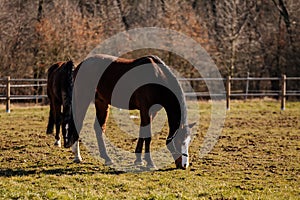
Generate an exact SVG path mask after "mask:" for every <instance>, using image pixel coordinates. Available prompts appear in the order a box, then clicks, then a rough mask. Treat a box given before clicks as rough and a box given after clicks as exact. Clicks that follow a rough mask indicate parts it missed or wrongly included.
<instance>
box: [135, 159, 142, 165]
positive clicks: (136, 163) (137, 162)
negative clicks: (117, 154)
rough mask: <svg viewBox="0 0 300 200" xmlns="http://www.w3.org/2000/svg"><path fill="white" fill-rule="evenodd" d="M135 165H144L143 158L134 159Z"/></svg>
mask: <svg viewBox="0 0 300 200" xmlns="http://www.w3.org/2000/svg"><path fill="white" fill-rule="evenodd" d="M134 165H136V166H143V165H144V162H143V161H141V160H135V161H134Z"/></svg>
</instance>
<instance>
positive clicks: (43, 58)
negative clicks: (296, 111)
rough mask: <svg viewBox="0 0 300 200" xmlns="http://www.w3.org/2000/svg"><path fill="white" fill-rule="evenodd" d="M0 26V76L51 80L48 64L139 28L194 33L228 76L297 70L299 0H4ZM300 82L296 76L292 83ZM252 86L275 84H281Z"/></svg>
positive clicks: (181, 68) (169, 59)
mask: <svg viewBox="0 0 300 200" xmlns="http://www.w3.org/2000/svg"><path fill="white" fill-rule="evenodd" d="M0 27H1V30H0V60H1V63H0V69H1V70H0V77H5V76H11V77H14V78H46V72H47V69H48V68H49V66H50V65H51V64H53V63H55V62H57V61H60V60H66V59H68V58H72V59H73V60H74V61H75V63H77V64H78V63H79V62H81V61H82V60H83V59H84V58H85V57H86V55H87V54H88V53H89V52H90V51H91V50H92V49H94V48H95V47H96V46H97V45H98V44H100V43H101V41H104V40H105V39H107V38H109V37H111V36H113V35H115V34H117V33H119V32H121V31H126V30H130V29H133V28H140V27H160V28H167V29H172V30H176V31H178V32H180V33H183V34H185V35H187V36H189V37H191V38H192V39H194V40H195V41H197V42H198V43H200V44H201V45H202V47H203V48H205V50H206V51H207V52H208V53H209V54H210V56H211V57H212V59H213V60H214V62H215V63H216V65H217V66H218V68H219V71H220V73H221V75H222V76H223V77H226V76H228V75H231V76H233V77H246V76H247V73H249V75H250V76H252V77H280V76H281V75H282V74H286V75H287V76H298V77H299V76H300V70H299V66H300V49H299V47H300V1H298V0H226V1H225V0H224V1H217V0H198V1H197V0H186V1H182V0H172V1H171V0H170V1H168V0H142V1H138V0H13V1H11V0H1V1H0ZM176 42H178V43H180V41H176ZM120 45H121V44H120ZM179 45H180V44H179ZM148 53H149V51H138V52H132V54H130V55H125V56H127V57H138V56H141V55H144V54H148ZM151 53H153V52H151ZM154 53H155V54H157V55H158V56H160V57H161V58H162V59H163V60H164V61H165V62H166V63H167V64H168V65H170V66H172V67H174V69H175V70H176V71H178V72H179V73H180V74H181V75H182V76H184V77H199V76H200V75H199V74H198V73H196V72H195V70H194V69H193V67H191V66H189V63H188V62H187V61H185V60H184V59H182V58H180V57H179V56H176V55H174V54H172V53H171V52H162V51H154ZM299 86H300V83H299V82H292V83H290V84H289V89H297V88H299ZM251 87H252V88H253V89H256V90H267V89H269V90H278V89H279V84H278V82H277V83H275V82H274V81H273V82H272V81H269V82H268V81H263V82H260V81H257V82H253V83H252V86H251Z"/></svg>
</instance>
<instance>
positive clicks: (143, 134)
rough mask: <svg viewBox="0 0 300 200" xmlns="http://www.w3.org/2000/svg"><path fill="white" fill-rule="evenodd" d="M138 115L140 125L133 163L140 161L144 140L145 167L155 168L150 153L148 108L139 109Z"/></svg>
mask: <svg viewBox="0 0 300 200" xmlns="http://www.w3.org/2000/svg"><path fill="white" fill-rule="evenodd" d="M140 116H141V126H140V132H139V140H138V143H137V146H136V150H135V155H136V160H135V163H142V162H141V161H142V159H141V156H142V149H143V143H144V142H145V160H146V162H147V167H149V168H155V165H154V163H153V161H152V157H151V153H150V143H151V117H150V116H149V112H148V109H145V110H141V111H140Z"/></svg>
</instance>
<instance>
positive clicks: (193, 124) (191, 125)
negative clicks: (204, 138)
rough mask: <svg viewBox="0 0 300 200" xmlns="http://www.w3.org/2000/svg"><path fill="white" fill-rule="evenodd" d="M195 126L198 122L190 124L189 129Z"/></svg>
mask: <svg viewBox="0 0 300 200" xmlns="http://www.w3.org/2000/svg"><path fill="white" fill-rule="evenodd" d="M195 125H196V122H194V123H191V124H189V125H188V127H189V128H193V126H195Z"/></svg>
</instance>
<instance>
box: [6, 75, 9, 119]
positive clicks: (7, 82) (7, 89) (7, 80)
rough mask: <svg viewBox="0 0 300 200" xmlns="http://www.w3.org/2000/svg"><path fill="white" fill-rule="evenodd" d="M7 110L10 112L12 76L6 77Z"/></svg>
mask: <svg viewBox="0 0 300 200" xmlns="http://www.w3.org/2000/svg"><path fill="white" fill-rule="evenodd" d="M6 112H7V113H10V76H8V77H7V78H6Z"/></svg>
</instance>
